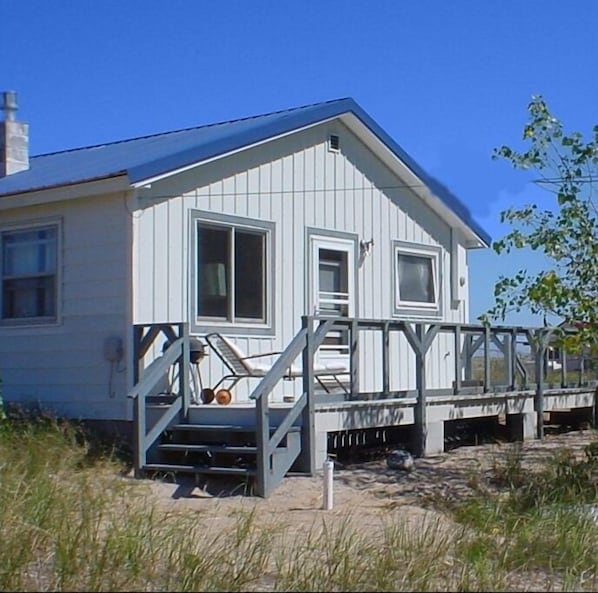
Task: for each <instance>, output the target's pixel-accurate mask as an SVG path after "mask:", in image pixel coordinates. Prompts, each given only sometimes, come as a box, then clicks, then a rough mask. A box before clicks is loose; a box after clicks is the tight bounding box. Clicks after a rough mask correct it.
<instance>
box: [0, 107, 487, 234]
mask: <svg viewBox="0 0 598 593" xmlns="http://www.w3.org/2000/svg"><path fill="white" fill-rule="evenodd" d="M345 113H352V114H353V115H355V116H356V117H357V118H358V119H360V120H361V121H362V123H363V124H364V125H365V126H367V127H368V128H369V129H370V130H371V131H372V132H373V133H374V134H375V135H376V136H377V137H378V138H379V139H380V140H381V141H382V142H383V143H384V144H385V145H386V146H387V147H388V148H389V149H390V150H391V151H392V152H393V153H394V154H395V155H396V156H397V157H398V158H399V159H400V160H401V161H403V163H405V165H407V166H408V167H409V168H410V169H411V170H412V171H413V173H415V175H417V176H418V177H419V178H420V179H421V180H422V181H423V182H424V183H425V184H426V185H427V186H428V187H429V189H430V190H431V191H432V192H433V193H434V194H435V195H436V196H437V197H438V198H440V199H441V200H442V202H444V203H445V204H446V206H448V207H449V208H450V209H451V210H453V211H454V212H455V214H456V215H457V216H458V217H459V218H461V220H463V222H464V223H466V224H467V225H468V226H469V227H470V228H471V229H472V230H473V231H474V232H475V233H476V234H477V235H478V236H479V237H480V239H482V240H483V241H484V242H485V243H486V244H488V245H489V244H490V243H491V238H490V236H489V235H488V233H486V231H484V230H483V229H482V228H481V227H480V226H479V225H478V224H477V223H476V221H475V220H474V219H473V218H472V216H471V213H470V212H469V210H468V208H467V207H466V206H465V205H464V204H463V203H462V202H461V201H460V200H459V199H458V198H457V197H456V196H455V195H453V194H452V193H451V192H450V190H449V189H448V188H446V187H445V186H444V185H442V184H441V183H440V182H439V181H438V180H436V179H435V178H434V177H432V176H430V175H428V174H427V173H426V172H425V171H424V170H423V169H422V168H421V167H420V166H419V165H418V164H417V163H416V162H415V161H414V160H413V159H412V158H411V157H410V156H409V155H408V154H407V153H406V152H405V151H404V150H403V149H402V148H401V147H400V146H399V145H398V144H397V143H396V142H395V141H394V140H393V139H392V138H391V137H390V136H389V135H388V134H387V133H386V132H385V131H384V130H383V129H382V128H381V127H380V126H379V125H378V124H377V123H376V122H375V121H374V120H373V119H372V118H371V117H370V116H369V115H368V114H367V113H366V112H365V111H364V110H363V109H362V108H361V107H360V106H359V105H358V104H357V103H356V102H355V101H354V100H353V99H351V98H345V99H336V100H333V101H327V102H324V103H316V104H313V105H306V106H303V107H296V108H293V109H288V110H284V111H277V112H274V113H268V114H265V115H258V116H255V117H248V118H244V119H238V120H233V121H226V122H222V123H217V124H211V125H206V126H200V127H196V128H188V129H184V130H177V131H174V132H166V133H163V134H155V135H152V136H144V137H141V138H133V139H130V140H122V141H119V142H111V143H108V144H101V145H97V146H88V147H85V148H78V149H73V150H67V151H62V152H55V153H50V154H44V155H39V156H34V157H31V158H30V162H29V169H28V170H26V171H21V172H19V173H14V174H12V175H8V176H6V177H3V178H0V196H3V195H9V194H17V193H23V192H29V191H36V190H41V189H45V188H50V187H57V186H61V185H69V184H74V183H82V182H86V181H93V180H97V179H104V178H108V177H114V176H117V175H125V174H126V175H127V176H128V179H129V181H130V182H131V183H136V182H139V181H143V180H145V179H151V178H152V177H156V176H159V175H162V174H164V173H168V172H169V171H175V170H177V169H180V168H182V167H185V166H188V165H192V164H194V163H198V162H201V161H204V160H206V159H210V158H214V157H218V156H219V155H223V154H226V153H228V152H230V151H232V150H238V149H241V148H243V147H246V146H251V145H252V144H255V143H256V142H260V141H264V140H268V139H269V138H272V137H275V136H278V135H280V134H285V133H288V132H292V131H293V130H296V129H300V128H303V127H305V126H308V125H313V124H316V123H318V122H320V121H324V120H327V119H330V118H334V117H337V116H340V115H342V114H345Z"/></svg>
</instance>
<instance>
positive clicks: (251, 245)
mask: <svg viewBox="0 0 598 593" xmlns="http://www.w3.org/2000/svg"><path fill="white" fill-rule="evenodd" d="M216 218H222V219H225V218H226V217H224V215H223V216H221V217H216ZM240 221H241V219H238V218H235V217H231V223H230V224H227V223H224V222H220V221H219V220H218V221H216V220H208V219H207V218H206V219H205V220H204V219H198V220H197V223H196V246H197V249H196V287H195V294H196V299H195V305H196V318H197V319H201V320H202V321H208V322H209V321H213V322H223V323H227V324H228V323H234V324H241V325H243V324H244V325H248V324H249V325H251V324H261V325H264V324H266V323H268V321H269V320H268V305H269V302H268V298H267V294H268V290H269V286H270V280H269V276H268V274H269V269H268V267H269V266H268V264H267V262H268V257H269V255H268V254H269V251H270V241H271V238H270V235H271V230H270V226H269V225H266V224H265V223H264V227H263V228H262V226H261V225H259V223H257V224H256V226H255V227H254V226H245V225H243V224H242V223H241V222H240ZM248 225H249V221H248ZM258 225H259V226H258Z"/></svg>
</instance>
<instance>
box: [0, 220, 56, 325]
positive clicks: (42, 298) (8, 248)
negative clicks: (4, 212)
mask: <svg viewBox="0 0 598 593" xmlns="http://www.w3.org/2000/svg"><path fill="white" fill-rule="evenodd" d="M1 239H2V241H1V242H2V247H1V248H2V268H1V269H2V319H4V320H41V319H43V320H53V319H56V317H57V284H58V283H57V267H58V266H57V257H58V248H57V245H58V228H57V226H56V225H53V226H45V227H36V228H29V229H22V230H15V231H5V232H3V233H2V235H1Z"/></svg>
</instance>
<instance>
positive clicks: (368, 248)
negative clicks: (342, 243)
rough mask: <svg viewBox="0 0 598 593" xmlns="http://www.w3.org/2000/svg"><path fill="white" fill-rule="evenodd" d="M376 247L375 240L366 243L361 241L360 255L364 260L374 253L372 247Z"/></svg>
mask: <svg viewBox="0 0 598 593" xmlns="http://www.w3.org/2000/svg"><path fill="white" fill-rule="evenodd" d="M373 246H374V239H370V240H369V241H364V240H363V239H361V241H359V253H360V255H361V257H362V258H364V257H367V256H368V255H370V253H371V252H372V247H373Z"/></svg>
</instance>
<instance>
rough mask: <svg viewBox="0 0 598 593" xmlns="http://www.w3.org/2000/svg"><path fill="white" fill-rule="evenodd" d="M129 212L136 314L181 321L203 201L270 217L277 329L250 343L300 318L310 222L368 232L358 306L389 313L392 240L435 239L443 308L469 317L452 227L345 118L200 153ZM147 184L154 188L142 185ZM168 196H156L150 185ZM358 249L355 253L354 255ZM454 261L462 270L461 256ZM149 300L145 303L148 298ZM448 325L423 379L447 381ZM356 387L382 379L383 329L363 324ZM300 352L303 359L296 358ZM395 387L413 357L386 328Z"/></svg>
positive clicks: (377, 314)
mask: <svg viewBox="0 0 598 593" xmlns="http://www.w3.org/2000/svg"><path fill="white" fill-rule="evenodd" d="M330 132H333V133H336V134H338V135H339V136H340V139H341V150H340V152H339V153H335V152H332V151H329V150H328V145H327V140H328V136H329V133H330ZM151 191H153V192H155V196H156V198H155V203H153V204H152V199H151V195H150V198H149V199H148V201H147V202H146V203H145V204H144V208H143V209H141V210H139V211H138V212H137V213H136V215H135V217H134V219H133V224H134V237H135V241H134V244H135V249H136V251H135V256H134V261H135V269H136V273H135V276H134V277H135V282H136V285H135V295H136V298H135V300H134V322H136V323H152V322H175V321H186V320H188V319H187V318H188V315H189V310H190V308H191V307H190V306H189V304H188V302H187V298H188V297H187V295H188V293H189V291H190V286H189V283H188V281H187V277H188V275H189V262H190V258H192V256H193V254H192V253H191V252H190V251H189V250H190V249H191V248H192V245H193V242H192V240H191V237H190V236H189V223H188V220H189V215H190V210H192V209H199V210H206V211H213V212H220V213H224V214H230V215H234V216H238V217H243V218H248V219H257V220H264V221H271V222H274V223H275V254H276V264H275V271H274V272H275V273H274V290H273V295H274V303H273V314H274V336H249V335H247V336H243V335H235V338H234V339H235V341H236V343H237V344H238V345H239V346H240V347H241V348H242V349H243V350H244V351H245V352H246V353H248V354H254V353H257V352H271V351H281V350H283V349H284V348H285V346H286V345H287V344H288V343H289V342H290V340H291V339H292V338H293V336H294V335H295V334H296V332H297V331H298V329H299V328H300V318H301V315H304V314H310V313H312V311H311V303H309V302H306V295H307V289H306V282H307V267H308V261H306V260H305V257H306V250H307V246H306V227H311V228H316V229H321V230H322V233H323V234H326V231H327V230H331V231H343V232H347V233H353V234H356V235H357V236H358V237H359V238H360V239H363V240H364V241H369V240H370V239H373V240H374V247H373V250H372V253H371V255H370V256H369V257H367V258H366V259H365V260H364V261H363V262H362V264H361V266H360V267H359V269H358V275H357V284H358V294H357V302H358V307H359V310H358V316H360V317H366V318H379V319H382V318H391V317H392V312H393V306H394V300H393V299H394V286H393V268H392V266H393V265H394V256H393V251H392V242H393V241H395V240H399V241H409V242H417V243H420V244H423V245H432V246H439V247H440V248H441V262H442V268H443V271H442V286H441V287H440V291H441V295H442V299H443V319H444V320H446V321H464V320H466V313H467V302H466V299H463V300H462V301H461V302H460V303H459V306H458V308H453V307H452V306H451V301H450V296H451V293H450V270H451V266H450V229H449V227H448V226H447V225H446V224H445V223H444V222H443V221H442V220H440V218H439V217H438V216H437V215H436V214H435V213H434V212H432V211H431V210H430V209H429V208H428V207H427V206H425V205H424V204H423V203H422V202H421V200H420V199H419V198H418V197H417V196H415V194H413V192H412V190H410V189H409V188H408V187H407V186H406V185H405V184H404V183H403V182H402V180H401V179H399V178H397V177H396V176H395V175H394V174H393V173H392V172H391V171H390V170H389V169H388V168H387V167H386V166H385V165H383V164H382V163H381V162H380V161H379V160H378V159H377V158H376V156H375V155H374V154H373V153H372V152H371V151H370V150H369V149H368V148H367V147H366V146H365V145H364V144H362V143H361V142H360V141H359V140H358V139H357V138H356V137H355V136H353V135H352V133H351V132H349V130H348V129H346V128H345V127H344V126H343V125H342V124H340V123H338V122H337V123H335V124H334V126H332V125H329V124H322V125H320V126H316V127H313V128H310V129H307V130H304V131H301V132H298V133H296V134H293V135H290V136H287V137H284V138H281V139H278V140H274V141H272V142H269V143H266V144H264V145H261V146H258V147H254V148H252V149H249V150H247V151H245V152H243V153H239V154H237V155H232V156H230V157H227V158H223V159H221V160H218V161H215V162H212V163H208V164H206V165H203V166H201V167H198V168H196V169H195V170H189V171H186V172H184V173H181V174H179V175H177V176H176V178H172V179H170V180H168V179H167V180H164V181H161V182H157V183H154V185H153V187H152V189H151ZM150 194H151V192H150ZM160 195H162V196H164V195H171V196H173V197H172V198H170V199H169V200H168V201H167V202H161V201H160V199H158V197H157V196H160ZM358 257H359V253H356V258H358ZM459 268H460V269H461V270H464V271H463V273H465V274H466V273H467V269H466V262H461V263H460V266H459ZM150 303H151V306H150ZM453 348H454V346H453V345H452V341H451V338H450V336H444V335H441V336H438V337H437V338H436V340H435V341H434V343H433V345H432V347H431V348H430V351H429V354H428V358H429V360H430V362H431V364H429V365H428V369H429V376H428V377H427V380H428V385H429V386H430V387H447V386H450V384H451V383H452V380H453V378H454V377H453V374H454V367H453V365H454V362H453V361H454V352H453ZM360 352H361V363H360V366H361V369H360V376H361V388H362V389H364V390H376V389H381V387H382V368H381V359H382V337H381V335H380V334H379V333H376V332H364V335H363V336H362V343H361V348H360ZM297 362H298V363H300V360H298V361H297ZM390 367H391V368H390V382H391V389H396V390H401V389H413V388H414V386H415V360H414V356H413V353H412V351H411V348H410V347H409V345H408V343H407V341H406V340H405V338H404V337H403V336H400V335H395V334H394V333H393V334H391V357H390ZM223 372H224V370H223V368H222V366H221V365H220V363H219V361H218V359H217V357H216V356H209V357H208V358H207V359H206V360H205V361H203V362H202V364H201V373H202V379H203V383H204V386H207V385H210V386H211V385H214V384H215V383H216V381H218V379H219V378H220V377H221V376H222V375H223ZM255 385H256V382H254V381H243V382H242V383H241V384H239V386H238V387H237V388H236V389H235V395H234V397H235V398H236V399H237V400H241V401H243V400H245V399H247V397H248V395H249V394H250V392H251V390H252V389H253V387H255ZM300 390H301V385H300V381H294V382H292V381H291V382H283V383H281V385H280V386H279V387H278V388H277V390H276V391H275V394H274V396H273V397H274V399H280V398H281V397H282V394H283V393H289V392H291V393H295V394H299V393H300Z"/></svg>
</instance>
